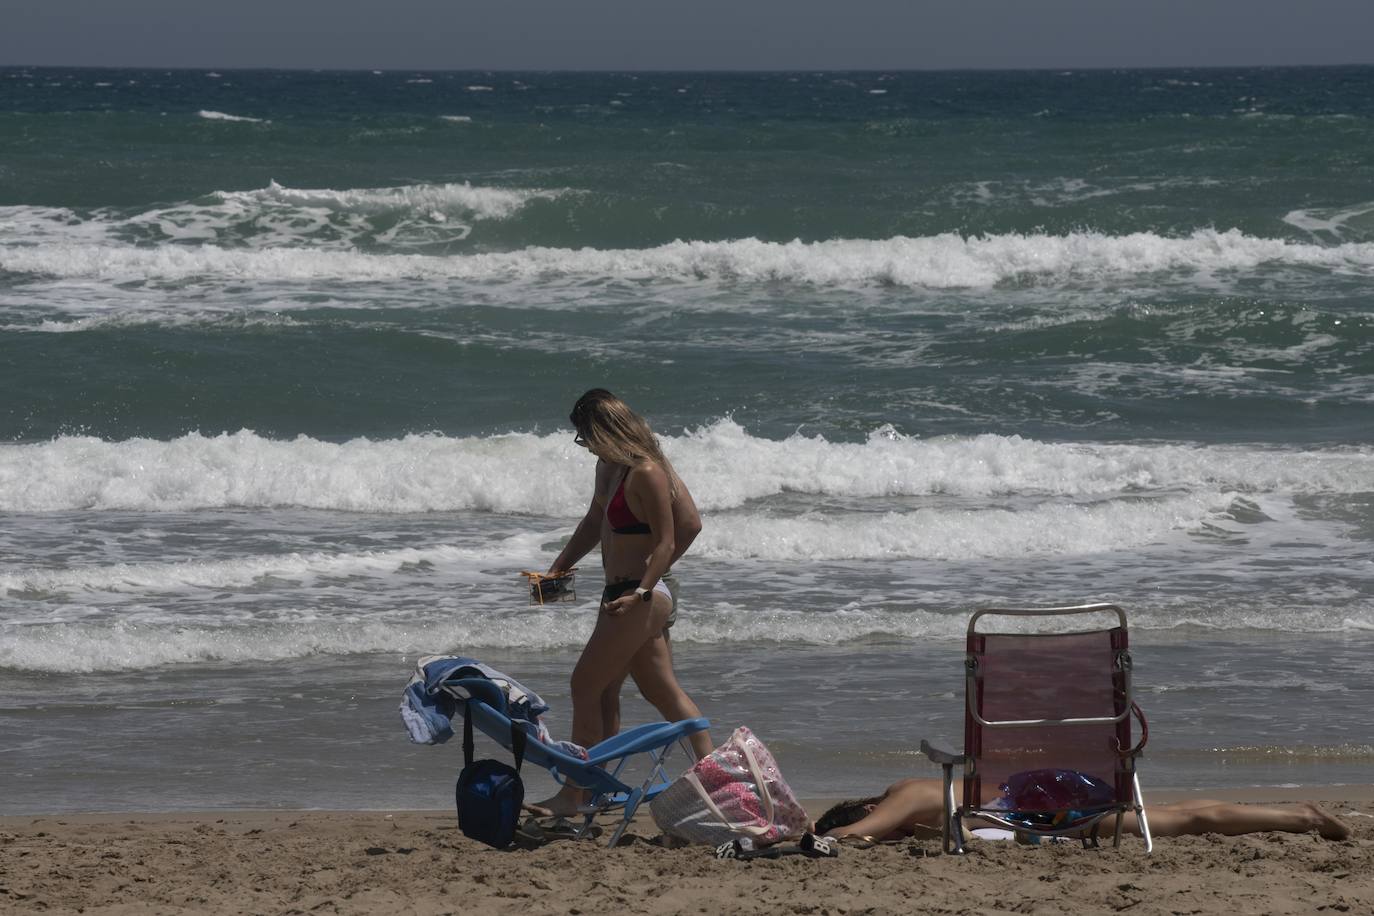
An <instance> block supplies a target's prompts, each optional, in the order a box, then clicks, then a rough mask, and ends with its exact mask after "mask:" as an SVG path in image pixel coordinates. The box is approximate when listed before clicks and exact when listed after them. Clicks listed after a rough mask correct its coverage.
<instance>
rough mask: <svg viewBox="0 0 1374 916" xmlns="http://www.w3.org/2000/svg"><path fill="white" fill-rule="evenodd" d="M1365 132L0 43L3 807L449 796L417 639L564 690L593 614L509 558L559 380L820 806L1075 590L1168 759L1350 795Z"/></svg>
mask: <svg viewBox="0 0 1374 916" xmlns="http://www.w3.org/2000/svg"><path fill="white" fill-rule="evenodd" d="M1371 149H1374V68H1328V69H1259V70H1186V71H1185V70H1178V71H1166V70H1156V71H1115V72H1109V71H1081V72H1034V73H879V72H873V73H804V74H802V73H796V74H791V73H781V74H702V73H691V74H670V73H656V74H648V73H645V74H557V73H449V72H433V73H420V72H414V73H401V72H385V73H372V72H350V73H308V72H281V71H263V72H257V71H223V72H218V73H216V72H207V71H137V70H55V69H28V70H26V69H14V68H11V69H0V372H3V376H2V377H0V378H2V380H3V386H4V387H3V390H4V391H5V393H6V396H5V398H3V399H0V512H3V513H4V518H5V520H6V522H7V524H6V525H4V526H3V528H0V543H2V544H3V549H4V551H5V555H6V556H7V557H8V560H9V562H8V563H7V564H6V565H5V567H4V568H3V570H0V610H2V611H3V612H2V613H0V696H4V697H6V698H7V699H5V700H4V701H3V702H0V736H3V737H4V740H0V746H4V747H9V748H11V750H10V751H8V752H7V753H5V754H4V755H2V756H0V778H3V779H4V781H5V783H6V784H11V781H12V780H13V781H14V782H13V784H16V785H20V786H23V787H25V791H24V792H22V793H15V794H13V795H11V796H10V798H9V800H7V801H4V802H3V803H0V811H4V812H13V811H21V810H22V811H51V810H99V809H135V810H136V809H158V808H197V807H207V806H234V805H249V804H252V805H268V806H271V805H286V806H292V805H305V806H322V807H331V806H335V807H338V806H344V807H347V806H362V807H370V806H388V805H401V806H415V807H430V806H438V805H443V804H446V803H447V799H448V797H449V795H448V793H449V787H448V786H447V784H446V780H447V778H448V775H449V773H448V771H449V770H450V769H451V768H452V765H453V763H454V761H455V758H454V755H453V754H452V753H450V750H451V749H438V750H435V749H429V748H411V747H409V746H408V745H406V743H405V740H404V736H403V733H402V731H401V729H400V724H399V720H398V719H397V718H396V717H395V714H394V710H393V707H394V705H395V702H396V700H397V698H398V697H399V692H400V687H401V686H402V684H403V682H404V680H405V678H406V676H408V671H409V667H410V666H411V665H413V663H414V660H415V658H416V656H417V655H421V654H430V653H437V652H446V651H457V650H462V651H465V652H468V653H470V654H475V655H478V656H479V657H482V658H483V659H485V660H487V661H489V662H491V663H492V664H496V665H497V666H498V667H505V668H507V669H508V670H510V671H512V672H513V673H516V674H519V675H522V676H525V677H526V678H527V679H528V680H529V681H530V682H531V683H532V684H534V685H535V686H536V687H538V688H539V689H540V690H541V691H542V692H544V693H545V694H546V695H547V697H548V698H549V699H550V700H551V701H553V702H554V703H555V706H556V707H557V706H559V705H562V706H563V707H564V709H563V715H564V716H566V675H567V672H568V671H569V670H570V668H571V665H572V662H573V660H574V659H575V657H576V652H577V650H578V648H579V647H580V645H581V643H582V641H583V640H584V639H585V637H586V633H587V631H588V629H589V627H590V623H591V620H592V619H593V614H594V607H592V606H588V605H587V604H585V603H583V604H576V605H570V606H563V607H560V608H558V609H547V610H545V609H538V608H535V609H531V608H528V607H526V606H524V605H523V603H522V602H523V598H522V596H521V593H520V590H519V585H518V583H517V582H516V581H515V579H514V578H513V575H512V574H513V572H514V571H516V570H519V569H524V568H531V567H534V566H538V565H539V564H540V563H547V562H548V560H549V559H550V558H551V557H552V556H553V555H554V554H555V553H556V551H557V549H558V546H559V544H560V542H561V540H562V539H563V538H565V537H566V536H567V535H568V533H569V532H570V531H571V528H572V525H573V524H574V523H575V521H576V519H577V517H578V516H580V514H581V512H582V511H583V510H584V508H585V505H586V499H587V495H588V492H589V486H590V479H591V468H590V466H589V464H588V461H587V456H586V454H585V452H583V451H582V450H581V449H578V448H576V447H575V446H574V445H573V443H572V438H571V431H570V430H569V429H567V423H566V415H567V411H568V408H569V406H570V405H571V402H572V401H573V400H574V399H575V398H576V396H577V395H578V394H579V393H581V391H583V390H585V389H586V388H589V387H593V386H606V387H610V388H612V389H613V390H615V391H616V392H617V393H620V394H622V395H623V396H624V397H625V398H626V399H627V400H629V401H630V402H631V403H632V404H633V405H635V406H636V407H637V408H638V409H639V410H641V411H642V412H644V413H645V414H646V415H647V416H648V417H649V418H650V419H651V421H652V422H653V423H654V425H655V428H656V429H657V430H658V431H659V432H660V433H661V434H662V435H663V437H664V442H665V447H666V448H667V450H668V453H669V455H670V457H672V459H673V460H674V462H675V463H676V465H677V467H678V469H679V470H680V472H681V473H682V476H683V477H684V478H685V480H686V481H687V483H688V484H689V486H690V487H691V489H692V492H693V494H694V495H695V497H696V500H697V502H698V504H699V505H701V507H702V509H703V511H704V512H705V513H706V530H705V531H704V533H703V535H702V536H701V539H700V540H699V541H698V542H697V544H696V545H694V547H693V549H692V552H691V553H690V554H689V555H688V557H686V558H685V559H684V560H683V562H682V564H681V568H680V570H679V571H680V573H681V575H682V577H683V579H684V582H685V587H686V593H685V596H684V608H683V619H682V623H681V624H680V625H679V627H678V628H677V630H675V637H676V643H677V646H678V656H679V662H680V665H681V668H682V672H683V679H684V682H685V683H686V685H687V686H688V687H689V689H690V690H691V691H692V692H693V693H694V694H696V695H697V696H698V698H699V699H701V700H702V705H703V707H704V709H705V711H706V713H707V714H708V715H709V716H711V717H712V718H713V720H715V721H716V722H717V723H718V725H719V726H720V727H721V728H728V727H732V726H733V725H736V724H748V725H750V726H751V727H752V728H754V730H755V731H756V732H758V733H759V734H761V735H762V736H763V737H764V738H765V740H768V741H769V743H770V745H772V746H774V750H775V752H776V753H778V756H779V759H780V762H781V764H782V766H783V767H784V770H785V772H787V773H788V774H789V776H790V778H792V779H793V781H794V782H796V783H797V787H798V789H799V791H802V792H804V793H808V794H831V793H838V792H843V791H850V790H868V789H876V788H881V786H882V784H883V783H884V781H886V780H891V779H893V778H896V777H898V776H901V775H910V774H912V773H923V772H926V771H927V769H928V767H926V766H925V765H924V764H923V763H922V762H921V761H919V760H917V759H916V757H915V755H914V754H913V753H912V750H913V749H914V747H915V746H916V744H917V743H918V742H919V739H920V738H922V737H932V738H937V739H941V740H943V741H944V742H945V743H946V744H947V745H952V744H953V743H954V742H956V741H957V740H958V737H959V734H958V733H959V729H958V710H959V707H958V698H957V695H956V691H957V688H958V685H959V676H960V675H959V671H960V661H961V657H960V651H959V638H960V634H961V632H962V627H963V623H964V621H965V620H966V619H967V613H968V611H969V610H970V609H971V608H973V607H976V606H979V605H981V604H986V603H999V604H1007V603H1010V604H1047V603H1048V604H1057V603H1071V602H1077V601H1086V600H1114V601H1118V602H1120V603H1121V604H1123V605H1124V606H1125V607H1126V608H1127V609H1128V611H1130V612H1131V615H1132V626H1133V630H1134V639H1135V644H1136V666H1137V673H1138V678H1139V682H1140V686H1141V689H1142V692H1143V697H1142V703H1143V705H1145V707H1146V710H1147V712H1148V713H1150V717H1151V724H1152V738H1151V746H1150V751H1151V753H1150V756H1149V757H1148V758H1147V769H1146V770H1145V773H1146V776H1147V777H1148V778H1152V779H1153V780H1154V781H1155V782H1156V783H1157V784H1162V785H1171V786H1190V785H1222V786H1243V785H1251V784H1275V783H1290V782H1296V783H1317V782H1321V783H1325V782H1368V781H1369V780H1370V766H1371V763H1374V749H1371V745H1370V738H1369V735H1370V733H1371V726H1374V715H1372V714H1371V713H1370V712H1369V710H1370V708H1371V702H1374V688H1371V684H1374V668H1371V665H1370V662H1368V661H1367V659H1368V658H1369V657H1370V656H1369V650H1370V649H1371V648H1374V636H1371V634H1374V564H1372V563H1371V561H1370V556H1371V552H1370V548H1371V541H1372V540H1374V446H1372V445H1371V435H1370V430H1371V428H1374V427H1372V426H1371V421H1374V295H1372V294H1371V293H1370V289H1371V283H1370V280H1371V277H1372V276H1374V193H1371V191H1370V188H1371V187H1374V183H1372V181H1371V179H1374V154H1371V153H1370V152H1369V150H1371ZM593 578H594V577H593ZM587 584H590V583H587ZM586 591H587V592H588V593H590V592H591V591H592V590H591V589H586ZM818 680H822V681H823V683H824V685H825V687H824V690H823V691H822V692H821V695H820V696H819V697H818V695H817V681H818ZM560 691H561V693H560ZM875 694H876V695H879V696H882V697H885V698H886V699H885V700H884V701H882V702H881V703H879V704H876V706H875V704H874V702H873V700H872V697H873V695H875ZM560 700H561V704H560V702H559V701H560ZM635 709H636V710H637V714H638V715H640V716H647V715H648V714H649V713H648V712H647V711H646V710H645V709H644V708H643V707H635ZM856 709H861V710H865V715H867V716H871V717H873V720H872V724H871V725H870V724H867V722H866V723H865V724H864V725H863V727H856V725H855V722H856V719H855V710H856ZM557 714H558V710H557V709H556V711H555V715H557ZM563 721H566V719H564V720H563ZM799 721H808V722H809V724H808V725H807V727H806V729H805V730H801V731H799V730H798V728H797V726H796V723H797V722H799ZM860 721H864V720H860ZM95 731H98V732H99V733H100V735H101V741H100V743H99V750H94V749H92V744H91V743H90V742H89V741H87V740H83V737H82V736H84V735H89V734H91V733H92V732H95ZM875 735H876V736H877V737H875ZM192 736H194V739H192ZM344 756H346V757H347V758H348V759H349V760H352V761H356V765H348V764H346V763H343V762H341V761H340V760H339V759H337V758H339V757H344ZM59 757H60V758H61V759H62V760H63V761H64V763H63V765H62V767H61V768H57V767H54V765H53V762H54V761H55V760H57V759H58V758H59ZM287 769H289V770H290V772H291V773H292V774H293V775H292V776H291V778H289V779H288V778H285V777H284V775H283V771H284V770H287ZM92 772H95V773H97V774H98V775H97V776H95V777H91V776H90V774H91V773H92ZM76 774H81V775H80V778H78V777H77V775H76ZM177 774H180V775H177Z"/></svg>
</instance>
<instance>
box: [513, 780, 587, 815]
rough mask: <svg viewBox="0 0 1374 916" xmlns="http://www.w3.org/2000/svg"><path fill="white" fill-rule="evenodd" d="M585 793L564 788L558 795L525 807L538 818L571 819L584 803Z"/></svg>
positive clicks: (569, 787) (573, 788) (572, 788)
mask: <svg viewBox="0 0 1374 916" xmlns="http://www.w3.org/2000/svg"><path fill="white" fill-rule="evenodd" d="M586 795H587V793H586V791H585V790H583V789H579V788H577V787H576V786H564V787H563V788H562V789H560V790H559V791H558V794H557V795H555V796H553V797H552V798H548V799H545V800H544V801H541V802H535V803H534V804H530V805H525V808H526V809H527V810H529V811H531V812H533V813H534V814H536V815H538V816H539V817H573V816H574V815H576V814H579V813H580V812H579V810H578V809H580V808H581V807H582V805H583V804H584V803H585V802H586Z"/></svg>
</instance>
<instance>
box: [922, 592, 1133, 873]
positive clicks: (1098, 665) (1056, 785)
mask: <svg viewBox="0 0 1374 916" xmlns="http://www.w3.org/2000/svg"><path fill="white" fill-rule="evenodd" d="M1081 614H1098V615H1103V614H1114V615H1115V616H1116V619H1117V625H1116V626H1109V627H1107V628H1105V629H1095V630H1072V629H1069V627H1071V626H1073V625H1074V623H1075V622H1076V621H1077V620H1078V618H1077V616H1076V615H1081ZM989 616H992V617H1005V618H1037V619H1039V620H1041V621H1049V622H1050V624H1051V627H1050V629H1051V631H1050V632H1046V631H1045V627H1044V626H1043V625H1038V626H1037V625H1033V624H1032V625H1029V626H1027V625H1025V623H1024V622H1023V625H1022V626H1020V627H1015V629H1019V630H1024V632H1012V633H1006V632H1002V633H992V632H984V633H980V632H978V622H979V621H980V620H982V619H983V618H984V617H989ZM984 626H985V627H986V626H987V624H986V623H985V624H984ZM1004 626H1005V624H1004ZM964 670H965V690H966V696H967V704H966V710H965V714H964V753H963V754H962V755H960V754H953V753H950V752H948V751H941V750H938V749H936V748H934V747H932V746H931V745H930V743H929V742H926V741H922V742H921V751H922V752H923V753H924V754H925V755H926V756H927V757H929V758H930V759H931V760H933V761H934V762H936V763H938V764H940V765H941V766H942V767H943V768H944V777H945V786H944V788H945V792H944V794H945V806H944V807H945V810H944V824H943V835H944V848H945V851H946V852H952V853H962V852H963V851H964V841H963V821H964V820H965V819H966V818H977V819H979V820H980V821H989V822H992V823H994V824H998V825H1000V826H1002V827H1005V828H1007V829H1009V830H1014V831H1018V832H1020V833H1023V834H1029V835H1031V836H1034V837H1044V836H1049V837H1077V838H1079V839H1081V840H1082V841H1083V845H1085V846H1088V845H1091V846H1096V845H1098V842H1097V839H1098V831H1099V828H1100V827H1101V826H1102V822H1103V821H1104V819H1106V818H1107V817H1110V816H1112V815H1115V820H1116V824H1115V829H1114V833H1113V844H1114V845H1117V846H1119V845H1121V822H1122V817H1123V815H1124V814H1125V813H1126V812H1127V811H1134V812H1135V815H1136V817H1137V818H1138V819H1139V822H1140V832H1141V835H1142V837H1143V838H1144V840H1145V851H1146V852H1147V853H1148V852H1150V850H1151V849H1152V848H1153V843H1152V842H1151V839H1150V829H1149V825H1148V823H1147V822H1146V820H1145V805H1144V802H1143V801H1142V800H1141V795H1140V780H1139V778H1138V777H1137V775H1136V768H1135V764H1136V758H1137V757H1139V756H1140V752H1141V749H1142V748H1143V747H1144V746H1145V741H1146V740H1147V738H1148V735H1149V730H1148V727H1147V726H1146V723H1145V717H1144V715H1143V714H1142V713H1141V711H1140V707H1139V706H1137V705H1136V704H1135V701H1134V699H1133V698H1132V694H1131V654H1130V651H1129V649H1128V646H1127V639H1126V613H1125V612H1124V611H1123V610H1122V609H1121V608H1119V607H1117V606H1116V605H1114V604H1088V605H1081V606H1078V607H1052V608H985V609H983V610H980V611H977V612H975V613H974V615H973V617H972V618H971V619H970V620H969V624H968V640H967V647H966V655H965V659H964ZM1133 713H1134V715H1135V716H1136V717H1137V718H1138V719H1139V720H1140V743H1139V744H1132V742H1131V716H1132V714H1133ZM955 766H959V767H961V768H962V769H963V777H964V800H963V803H962V804H956V803H955V797H954V773H953V771H954V767H955Z"/></svg>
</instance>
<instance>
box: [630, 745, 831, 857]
mask: <svg viewBox="0 0 1374 916" xmlns="http://www.w3.org/2000/svg"><path fill="white" fill-rule="evenodd" d="M649 810H650V811H652V812H653V815H654V823H656V824H657V825H658V828H659V829H660V830H662V831H663V832H664V833H666V834H668V835H669V836H673V837H676V838H678V839H680V840H686V841H687V842H689V843H703V844H706V845H708V846H718V845H720V844H721V843H728V842H729V841H730V840H732V839H736V838H739V837H748V838H749V839H751V840H753V842H754V845H755V846H767V845H769V844H772V843H777V842H780V841H782V840H787V839H793V838H795V837H799V836H801V835H802V834H803V833H805V832H806V830H807V828H808V827H809V826H810V819H809V818H808V817H807V816H806V812H805V811H804V810H803V809H802V806H801V805H800V804H798V802H797V798H796V796H795V795H793V794H792V789H791V787H790V786H788V785H787V781H786V780H784V779H783V778H782V773H781V772H780V771H779V770H778V764H777V762H776V761H775V760H774V759H773V755H772V754H771V753H769V751H768V748H767V747H765V746H764V744H763V742H762V741H760V740H759V739H758V738H757V737H756V736H755V735H754V733H753V732H751V731H750V730H749V729H748V728H745V727H743V726H741V727H740V728H737V729H735V733H734V734H732V735H731V736H730V740H728V741H726V742H725V743H724V744H722V745H721V746H720V747H718V748H716V749H715V750H714V751H712V752H711V753H710V754H708V755H706V756H705V757H703V758H701V759H700V760H698V761H697V762H696V764H695V765H694V766H693V767H692V768H691V769H690V770H688V771H687V772H686V773H684V774H682V775H681V776H679V777H678V778H677V779H676V780H674V781H673V783H672V784H671V785H670V786H668V788H666V789H664V790H663V791H662V792H660V793H659V794H658V796H657V797H655V798H654V800H653V801H652V802H650V803H649Z"/></svg>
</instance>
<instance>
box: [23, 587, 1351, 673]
mask: <svg viewBox="0 0 1374 916" xmlns="http://www.w3.org/2000/svg"><path fill="white" fill-rule="evenodd" d="M856 599H857V600H854V601H852V602H850V603H847V604H840V605H837V606H835V607H832V608H830V609H827V610H817V609H806V610H797V609H796V608H795V607H793V606H792V605H791V604H790V603H789V602H787V601H785V600H783V601H771V602H770V601H767V600H764V601H750V602H748V603H747V604H745V603H731V602H715V603H710V604H694V605H693V607H692V612H691V613H690V614H686V615H683V618H682V619H681V620H680V621H679V622H678V623H677V625H676V626H675V627H674V629H673V636H674V640H675V641H678V642H682V643H691V644H696V645H704V646H730V645H758V644H770V643H784V644H794V645H816V646H836V645H842V644H845V643H853V642H865V643H872V642H873V641H875V640H894V641H902V642H908V643H909V642H912V641H918V640H919V641H927V640H948V641H950V642H952V643H953V642H957V641H958V640H959V639H960V638H961V637H962V635H963V631H964V628H965V627H966V625H967V615H966V614H965V613H962V612H958V613H950V612H949V611H948V610H923V609H919V607H918V608H912V607H911V606H910V603H909V602H907V601H903V602H892V601H891V600H890V598H889V597H888V596H884V595H879V594H873V595H869V594H864V595H859V596H856ZM1131 611H1132V619H1131V626H1132V629H1134V630H1135V631H1136V632H1137V634H1141V633H1152V634H1162V635H1164V637H1165V638H1168V631H1171V630H1184V631H1185V632H1186V631H1187V630H1189V629H1193V628H1195V627H1196V626H1197V624H1196V623H1194V622H1192V621H1190V620H1187V619H1186V618H1181V617H1180V616H1179V615H1178V614H1177V613H1174V612H1168V611H1160V610H1157V609H1151V608H1143V607H1141V606H1139V605H1138V604H1137V605H1134V606H1132V608H1131ZM595 619H596V604H595V603H594V602H593V601H588V602H583V603H578V604H566V605H559V606H558V607H556V608H538V607H524V606H522V607H519V608H517V609H511V608H510V607H509V606H508V605H507V606H505V607H503V608H501V610H500V612H499V613H498V612H495V609H494V608H489V607H483V608H479V609H476V610H470V611H469V612H464V611H462V610H459V609H457V608H446V609H445V613H443V614H431V615H426V614H424V613H421V612H417V611H414V610H403V611H385V610H374V611H371V612H370V613H368V614H367V615H351V616H344V617H339V616H337V615H329V614H323V615H322V614H320V613H318V612H316V611H314V610H301V611H298V612H294V613H291V612H284V613H280V614H278V615H276V617H275V619H273V620H270V621H263V620H252V619H243V620H235V619H228V618H221V619H220V620H218V621H216V622H213V623H210V622H201V623H191V622H176V623H172V622H155V621H149V620H139V619H135V618H134V617H133V616H132V615H124V616H120V617H118V618H116V619H113V620H110V621H104V622H92V621H76V622H71V623H44V624H37V625H27V626H13V625H3V624H0V669H11V670H15V669H18V670H25V671H51V672H63V673H71V672H94V671H127V670H140V669H147V668H155V667H159V666H163V665H174V664H191V663H204V662H231V663H245V662H274V661H284V660H290V659H302V658H309V657H311V656H329V655H332V656H338V655H351V654H357V653H388V654H393V655H399V656H402V657H406V656H409V657H412V658H413V657H414V656H417V655H425V654H433V653H435V652H445V651H455V650H460V651H464V652H480V651H481V650H483V649H510V648H514V649H518V650H522V651H526V650H530V649H542V650H573V649H576V648H577V647H578V646H581V645H582V644H583V643H584V642H585V641H586V639H587V635H588V633H590V631H591V629H592V627H593V626H594V625H595ZM1347 623H1348V622H1347ZM1368 623H1369V622H1368V621H1367V620H1366V621H1364V625H1365V628H1366V629H1367V627H1368ZM1012 629H1015V628H1014V627H1013V628H1012ZM1209 629H1210V630H1212V631H1213V632H1222V631H1227V632H1239V631H1253V630H1255V629H1260V630H1265V629H1275V630H1280V631H1284V632H1300V633H1342V632H1350V631H1351V630H1353V629H1358V628H1357V627H1352V626H1349V625H1342V624H1341V622H1340V621H1335V620H1330V619H1324V618H1322V617H1321V616H1320V615H1318V614H1309V615H1305V616H1301V617H1293V616H1291V615H1290V616H1289V617H1286V618H1285V623H1284V624H1283V625H1276V622H1275V620H1274V619H1273V617H1272V616H1271V615H1269V614H1268V613H1266V612H1264V611H1262V610H1250V611H1241V612H1220V613H1218V615H1217V617H1216V619H1215V620H1214V621H1212V622H1211V625H1210V626H1209ZM1138 638H1139V637H1138ZM1222 686H1223V687H1224V686H1226V685H1222ZM1280 686H1288V685H1285V684H1281V685H1280ZM1300 686H1304V685H1303V684H1302V682H1301V681H1295V682H1294V683H1293V684H1292V685H1291V687H1290V689H1292V688H1296V687H1300ZM1165 692H1167V690H1166V691H1165Z"/></svg>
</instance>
